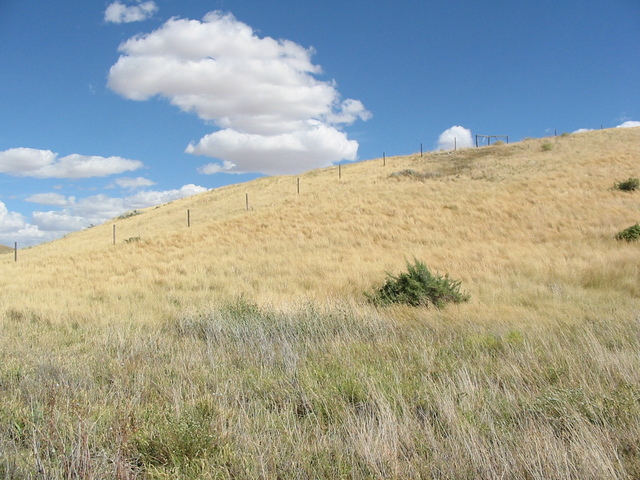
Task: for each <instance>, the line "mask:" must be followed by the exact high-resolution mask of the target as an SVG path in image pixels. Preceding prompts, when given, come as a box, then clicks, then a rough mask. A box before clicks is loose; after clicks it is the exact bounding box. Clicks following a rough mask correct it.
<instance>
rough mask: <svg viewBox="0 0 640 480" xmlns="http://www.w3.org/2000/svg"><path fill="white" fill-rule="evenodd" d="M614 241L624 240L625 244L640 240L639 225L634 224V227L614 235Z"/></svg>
mask: <svg viewBox="0 0 640 480" xmlns="http://www.w3.org/2000/svg"><path fill="white" fill-rule="evenodd" d="M615 239H616V240H626V241H627V242H634V241H638V240H640V224H638V223H636V224H635V225H632V226H631V227H629V228H625V229H624V230H622V231H621V232H618V233H616V236H615Z"/></svg>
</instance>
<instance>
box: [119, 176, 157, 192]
mask: <svg viewBox="0 0 640 480" xmlns="http://www.w3.org/2000/svg"><path fill="white" fill-rule="evenodd" d="M114 183H115V184H116V185H117V186H118V187H120V188H124V189H127V190H135V189H136V188H141V187H151V186H153V185H155V184H156V182H154V181H153V180H149V179H148V178H144V177H137V178H129V177H122V178H118V179H116V180H115V181H114Z"/></svg>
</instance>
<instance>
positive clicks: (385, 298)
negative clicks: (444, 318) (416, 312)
mask: <svg viewBox="0 0 640 480" xmlns="http://www.w3.org/2000/svg"><path fill="white" fill-rule="evenodd" d="M367 297H368V298H369V300H370V301H371V302H372V303H374V304H378V305H388V304H392V303H401V304H406V305H411V306H414V307H419V306H428V305H433V306H435V307H436V308H442V307H444V306H445V304H447V303H450V302H453V303H461V302H466V301H467V300H469V294H467V293H463V292H461V291H460V282H459V281H457V280H453V279H451V278H449V275H448V274H447V275H445V276H440V275H434V274H433V273H431V272H430V271H429V269H428V268H427V267H426V265H425V264H424V263H422V262H420V261H418V260H416V261H415V263H414V264H413V265H412V264H410V263H408V262H407V272H405V273H401V274H400V275H398V276H393V275H390V274H387V281H386V282H385V284H384V285H383V286H382V287H380V288H379V289H378V290H377V291H376V292H374V293H373V294H367Z"/></svg>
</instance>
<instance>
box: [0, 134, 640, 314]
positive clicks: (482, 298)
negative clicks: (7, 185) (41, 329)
mask: <svg viewBox="0 0 640 480" xmlns="http://www.w3.org/2000/svg"><path fill="white" fill-rule="evenodd" d="M639 138H640V132H638V129H612V130H603V131H595V132H588V133H585V134H574V135H570V136H566V137H555V138H548V139H539V140H528V141H524V142H521V143H517V144H512V145H498V146H491V147H484V148H479V149H468V150H461V151H458V152H455V153H450V152H447V153H430V154H426V155H425V156H424V157H421V156H420V155H419V154H418V155H412V156H406V157H391V158H387V159H386V166H383V161H382V159H376V160H371V161H365V162H361V163H357V164H352V165H345V166H342V167H341V172H340V173H341V178H339V172H338V167H333V168H327V169H322V170H316V171H311V172H308V173H306V174H303V175H300V176H299V177H287V176H280V177H270V178H263V179H259V180H256V181H253V182H250V183H247V184H241V185H234V186H229V187H224V188H219V189H216V190H212V191H209V192H206V193H203V194H201V195H197V196H194V197H191V198H187V199H183V200H180V201H175V202H172V203H170V204H167V205H162V206H159V207H156V208H151V209H147V210H144V211H142V213H141V214H140V215H135V216H131V217H130V218H127V219H123V220H118V219H115V220H114V221H113V222H109V223H107V224H105V225H101V226H98V227H94V228H91V229H87V230H84V231H81V232H77V233H74V234H71V235H68V236H67V237H66V238H64V239H61V240H58V241H55V242H51V243H49V244H45V245H41V246H38V247H36V248H32V249H28V250H24V251H22V252H21V254H20V261H19V262H18V263H17V264H15V265H14V264H13V262H12V259H11V258H9V257H5V258H3V259H1V260H0V268H2V270H3V271H4V272H5V273H6V274H5V275H3V277H2V279H0V289H2V291H4V292H8V293H9V292H10V295H7V296H5V297H4V298H3V300H2V301H0V311H1V310H2V309H5V310H6V309H8V308H18V309H30V310H34V311H38V312H39V314H42V315H46V316H50V317H51V318H52V320H54V319H55V318H57V317H58V316H62V317H64V318H67V319H68V318H69V316H73V315H78V316H79V317H80V318H87V315H88V316H89V317H97V318H100V319H102V320H104V319H105V317H107V318H109V317H112V316H115V317H118V318H122V317H123V316H125V317H127V316H128V317H136V318H139V319H144V318H149V319H154V318H157V316H158V315H165V314H166V315H175V314H178V313H180V312H181V311H183V310H184V309H194V308H201V307H202V308H207V307H208V306H210V305H212V304H219V303H221V302H222V303H224V302H227V301H229V300H232V299H234V298H237V297H239V296H243V297H245V298H247V299H250V300H251V301H252V302H257V303H258V304H261V305H266V304H270V305H274V306H277V307H279V308H280V307H283V306H285V305H287V304H298V303H301V302H302V303H304V302H306V301H308V300H311V301H314V302H316V301H317V302H321V303H322V302H325V301H327V300H329V301H333V300H336V299H339V300H343V299H353V300H356V301H360V300H361V299H362V292H364V291H366V290H369V289H370V288H372V286H373V285H375V284H379V282H381V281H383V279H384V275H385V272H387V271H388V272H397V271H398V270H400V269H403V268H404V265H405V261H406V260H412V259H413V258H414V257H415V258H418V259H422V260H424V261H425V263H427V265H428V266H429V267H430V268H432V269H434V270H436V271H439V272H448V273H450V274H451V275H452V276H453V277H454V278H459V279H461V280H462V281H463V284H464V286H465V288H466V289H468V290H469V291H470V293H471V294H472V298H473V299H474V300H473V302H471V303H470V304H469V305H467V306H466V307H465V306H463V307H461V308H462V309H463V312H461V314H462V315H464V316H465V317H466V316H468V315H469V314H473V316H483V315H485V314H486V315H488V316H490V317H495V316H496V315H500V316H501V313H500V312H501V311H502V310H503V309H504V308H507V309H508V310H512V309H513V308H516V309H517V308H523V309H524V310H525V311H526V312H530V309H529V308H528V307H529V306H530V305H535V306H536V308H535V311H537V312H540V313H541V316H542V317H544V316H546V314H547V313H548V312H545V311H544V310H545V309H548V310H550V311H557V308H575V307H577V306H579V305H583V304H584V301H588V302H589V304H592V303H593V302H594V301H595V298H594V297H602V300H603V301H604V302H605V303H606V302H608V301H611V299H612V298H616V297H628V296H629V295H631V296H637V295H638V293H639V292H640V284H639V282H638V276H637V275H638V274H637V271H638V266H639V263H638V262H639V260H640V256H638V255H637V246H636V245H633V244H621V243H620V242H616V241H614V240H613V239H612V237H613V235H615V234H616V233H617V232H619V231H620V230H622V229H624V228H626V227H628V226H630V225H633V224H634V223H637V222H638V220H639V218H638V217H639V213H638V204H639V201H638V197H637V195H633V194H629V193H625V192H621V191H617V190H615V189H613V188H612V187H613V185H614V182H616V181H620V180H625V179H627V178H628V177H629V176H636V175H638V172H637V169H638V163H637V162H638V158H639V156H640V141H639ZM409 170H411V171H413V172H414V173H413V174H411V172H409ZM298 178H299V182H300V183H299V185H300V187H299V189H300V193H299V194H298V193H297V192H298V185H297V181H298V180H297V179H298ZM247 196H248V204H249V210H248V211H247V210H246V205H247ZM187 211H189V214H190V217H191V227H187ZM114 226H115V227H116V245H113V244H112V243H113V227H114ZM560 294H561V295H560ZM559 296H561V297H562V298H563V299H564V300H566V299H567V298H569V299H570V302H566V301H562V302H560V303H561V305H558V303H559V302H558V297H559ZM16 299H18V301H17V302H16V301H15V300H16ZM607 299H609V300H607ZM567 305H570V307H568V306H567ZM578 308H581V307H578ZM483 310H487V311H486V312H485V313H483ZM567 313H568V314H572V313H574V312H567ZM527 314H530V313H527Z"/></svg>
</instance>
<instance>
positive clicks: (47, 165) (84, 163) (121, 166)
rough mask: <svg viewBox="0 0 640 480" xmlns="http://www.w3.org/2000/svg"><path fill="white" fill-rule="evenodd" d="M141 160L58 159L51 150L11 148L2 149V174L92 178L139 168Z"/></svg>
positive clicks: (0, 157) (0, 153)
mask: <svg viewBox="0 0 640 480" xmlns="http://www.w3.org/2000/svg"><path fill="white" fill-rule="evenodd" d="M142 166H143V164H142V162H140V161H138V160H128V159H126V158H121V157H106V158H105V157H99V156H87V155H78V154H75V153H74V154H71V155H67V156H66V157H61V158H58V154H57V153H53V152H52V151H51V150H37V149H34V148H22V147H20V148H11V149H9V150H5V151H2V152H0V173H6V174H8V175H12V176H15V177H34V178H90V177H105V176H107V175H113V174H118V173H123V172H126V171H132V170H137V169H139V168H141V167H142Z"/></svg>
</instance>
